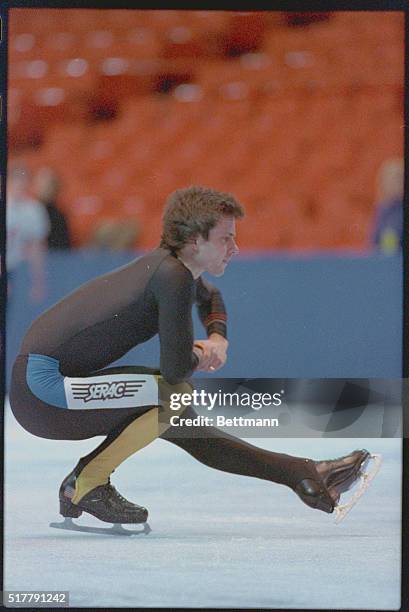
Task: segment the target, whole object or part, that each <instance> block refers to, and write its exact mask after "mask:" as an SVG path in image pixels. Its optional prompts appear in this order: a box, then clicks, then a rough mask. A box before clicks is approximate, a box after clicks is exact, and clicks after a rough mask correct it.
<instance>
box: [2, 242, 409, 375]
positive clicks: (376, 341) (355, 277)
mask: <svg viewBox="0 0 409 612" xmlns="http://www.w3.org/2000/svg"><path fill="white" fill-rule="evenodd" d="M133 257H135V254H134V253H122V254H113V253H108V252H90V251H79V252H75V253H73V254H59V253H53V254H49V256H48V261H47V285H48V286H47V292H48V294H47V298H46V300H45V301H44V302H43V303H41V304H36V305H33V304H31V303H30V302H29V299H28V285H29V282H28V278H29V277H28V272H27V269H26V268H22V269H21V270H20V271H19V273H18V274H17V276H16V278H15V279H14V286H13V293H12V296H11V299H10V306H9V308H8V322H7V380H9V376H10V369H11V364H12V362H13V360H14V358H15V356H16V355H17V354H18V349H19V344H20V341H21V339H22V337H23V335H24V333H25V331H26V329H27V328H28V326H29V325H30V323H31V321H33V320H34V318H35V317H36V316H37V315H39V314H40V313H41V312H42V311H43V310H44V309H45V308H47V307H49V306H50V305H52V304H53V303H55V302H56V301H57V300H59V299H61V298H62V297H63V296H64V295H66V294H67V293H68V292H70V291H72V290H73V289H75V288H76V287H77V286H78V285H79V284H81V283H83V282H85V281H87V280H89V279H90V278H92V277H94V276H96V275H98V274H102V273H104V272H106V271H109V270H112V269H114V268H116V267H117V266H120V265H122V264H124V263H127V262H128V261H130V260H131V259H132V258H133ZM212 282H214V283H215V284H216V285H217V286H218V287H219V288H220V289H221V290H222V292H223V296H224V299H225V302H226V304H227V308H228V313H229V340H230V351H229V361H228V363H227V364H226V366H225V367H224V368H223V370H220V373H218V375H219V376H223V377H229V376H230V377H251V378H253V377H268V378H269V377H274V378H276V377H283V378H286V377H297V378H315V377H345V378H351V377H382V378H386V377H399V376H400V375H401V360H402V353H401V345H402V260H401V257H381V256H375V257H365V258H354V257H351V258H347V257H342V258H340V257H332V256H331V257H329V256H325V257H324V256H321V257H304V258H290V257H283V256H272V255H271V256H268V257H266V256H264V257H252V258H249V259H243V258H238V259H237V260H235V261H234V262H232V263H231V264H230V266H229V267H228V269H227V271H226V273H225V275H224V276H223V277H220V278H217V279H213V280H212ZM194 320H195V329H196V336H197V337H203V331H202V328H201V325H200V323H199V321H198V319H197V317H196V315H195V316H194ZM116 363H118V364H119V363H120V364H131V363H133V364H141V365H151V366H156V365H157V363H158V341H157V338H154V339H152V340H151V341H150V342H147V343H146V344H144V345H141V346H139V347H137V348H136V349H134V350H132V351H131V352H129V353H128V354H127V355H125V356H124V357H123V358H122V359H121V360H120V361H118V362H116Z"/></svg>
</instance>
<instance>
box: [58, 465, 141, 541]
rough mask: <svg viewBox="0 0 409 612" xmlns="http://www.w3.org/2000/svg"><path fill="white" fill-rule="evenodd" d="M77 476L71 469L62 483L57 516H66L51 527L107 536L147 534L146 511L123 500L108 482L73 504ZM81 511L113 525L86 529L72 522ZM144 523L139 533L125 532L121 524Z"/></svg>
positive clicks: (128, 530)
mask: <svg viewBox="0 0 409 612" xmlns="http://www.w3.org/2000/svg"><path fill="white" fill-rule="evenodd" d="M76 477H77V475H76V473H75V470H73V471H72V472H71V473H70V474H69V475H68V476H67V477H66V478H65V479H64V480H63V482H62V484H61V486H60V491H59V500H60V514H61V515H62V516H63V517H65V520H64V521H63V522H62V523H50V527H56V528H57V529H69V530H73V531H86V532H89V533H108V534H117V535H138V534H141V533H144V534H148V533H149V532H150V531H151V528H150V527H149V525H148V524H147V523H146V521H147V518H148V511H147V509H146V508H143V507H142V506H138V505H137V504H134V503H132V502H130V501H128V500H127V499H125V498H124V497H123V496H122V495H120V493H118V491H117V490H116V489H115V487H114V486H113V485H112V484H111V482H110V481H109V480H108V483H107V484H104V485H100V486H98V487H95V489H92V491H89V492H88V493H87V494H86V495H84V497H82V498H81V500H80V501H79V502H78V503H77V504H74V503H73V502H72V498H73V497H74V494H75V480H76ZM83 512H87V513H88V514H92V515H93V516H95V517H96V518H98V519H99V520H100V521H104V522H106V523H113V527H110V528H106V527H86V526H83V525H78V524H77V523H74V522H73V520H72V519H73V518H78V517H79V516H81V514H82V513H83ZM140 523H144V528H143V529H142V530H139V531H135V530H131V529H125V528H124V527H122V524H140Z"/></svg>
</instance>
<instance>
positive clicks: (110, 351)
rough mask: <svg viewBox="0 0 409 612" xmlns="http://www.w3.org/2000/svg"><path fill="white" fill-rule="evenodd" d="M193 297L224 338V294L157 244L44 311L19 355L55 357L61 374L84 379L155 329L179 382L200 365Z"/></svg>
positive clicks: (164, 360)
mask: <svg viewBox="0 0 409 612" xmlns="http://www.w3.org/2000/svg"><path fill="white" fill-rule="evenodd" d="M195 302H196V303H197V307H198V313H199V317H200V319H201V321H202V323H203V325H204V326H205V328H206V330H207V334H208V335H210V334H211V333H213V332H217V333H218V334H220V335H222V336H224V337H226V310H225V307H224V303H223V299H222V297H221V294H220V291H219V290H218V289H216V288H215V287H213V286H212V285H211V284H210V283H208V282H207V281H205V280H204V279H202V278H201V277H199V278H198V279H197V280H195V279H194V278H193V276H192V273H191V272H190V270H188V268H186V266H185V265H184V264H183V263H182V262H181V261H180V260H179V259H178V258H177V257H176V256H175V255H174V254H172V253H171V252H170V251H168V250H166V249H163V248H158V249H155V250H154V251H152V252H150V253H148V254H147V255H145V256H143V257H140V258H138V259H136V260H134V261H132V262H131V263H129V264H127V265H125V266H122V267H121V268H118V269H116V270H114V271H113V272H110V273H108V274H104V275H103V276H99V277H97V278H95V279H93V280H91V281H89V282H87V283H85V284H84V285H81V286H80V287H79V288H78V289H76V290H75V291H73V292H72V293H71V294H69V295H68V296H67V297H65V298H63V299H62V300H61V301H59V302H58V303H57V304H55V305H54V306H52V307H51V308H49V309H48V310H46V311H45V312H44V313H43V314H42V315H41V316H40V317H38V318H37V319H36V320H35V321H34V323H33V324H32V325H31V327H30V329H29V330H28V332H27V334H26V336H25V338H24V340H23V343H22V347H21V352H22V353H23V354H28V353H38V354H43V355H48V356H50V357H54V358H55V359H58V361H59V363H60V371H61V373H62V374H63V375H64V376H86V375H89V374H90V373H92V372H95V371H96V370H99V369H101V368H104V367H107V366H108V365H109V364H111V363H112V362H113V361H116V360H117V359H119V358H120V357H122V355H124V354H125V353H127V352H128V351H129V350H130V349H132V348H134V347H135V346H137V345H138V344H141V343H142V342H146V341H147V340H149V339H150V338H152V337H153V336H155V335H156V334H157V333H158V334H159V340H160V370H161V373H162V375H163V376H164V378H165V379H166V380H167V381H168V382H169V383H170V384H177V383H178V382H181V381H183V380H185V379H186V378H188V377H189V376H190V375H191V374H192V372H193V370H194V369H195V368H196V366H197V363H198V359H197V356H196V355H195V353H194V352H193V350H192V349H193V323H192V306H193V304H194V303H195Z"/></svg>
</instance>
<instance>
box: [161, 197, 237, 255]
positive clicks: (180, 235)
mask: <svg viewBox="0 0 409 612" xmlns="http://www.w3.org/2000/svg"><path fill="white" fill-rule="evenodd" d="M223 216H228V217H234V218H235V219H240V218H241V217H243V216H244V209H243V206H242V205H241V204H239V202H237V201H236V200H235V198H234V197H233V196H232V195H231V194H230V193H224V192H222V191H216V190H214V189H210V188H208V187H200V186H197V185H193V186H192V187H187V188H186V189H178V190H177V191H174V192H173V193H171V194H170V196H169V197H168V199H167V201H166V205H165V210H164V213H163V228H162V237H161V243H160V246H161V247H164V248H167V249H170V250H171V251H179V250H180V249H181V248H182V247H184V246H185V244H187V243H188V242H190V241H191V240H192V239H194V238H195V237H196V236H198V235H201V236H203V238H205V239H206V240H207V239H208V237H209V231H210V230H211V229H212V228H213V227H214V226H215V225H216V224H217V222H218V221H219V220H220V219H221V218H222V217H223Z"/></svg>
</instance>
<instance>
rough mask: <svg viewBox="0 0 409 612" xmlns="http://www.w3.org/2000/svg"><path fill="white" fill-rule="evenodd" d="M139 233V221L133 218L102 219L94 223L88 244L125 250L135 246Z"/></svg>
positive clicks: (113, 249)
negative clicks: (123, 219)
mask: <svg viewBox="0 0 409 612" xmlns="http://www.w3.org/2000/svg"><path fill="white" fill-rule="evenodd" d="M139 235H140V227H139V223H138V222H137V221H136V220H135V219H127V220H126V221H118V220H115V219H103V220H102V221H100V222H99V223H97V224H96V226H95V228H94V230H93V234H92V237H91V242H90V245H91V246H92V247H95V248H97V249H109V250H110V251H125V250H130V249H133V248H134V247H135V243H136V241H137V239H138V238H139Z"/></svg>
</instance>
